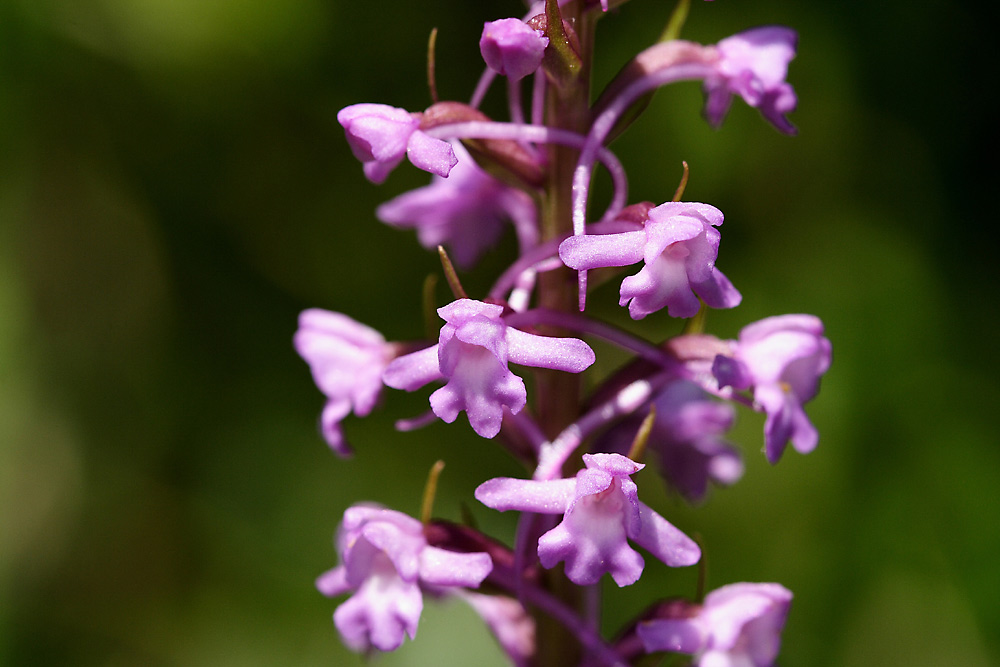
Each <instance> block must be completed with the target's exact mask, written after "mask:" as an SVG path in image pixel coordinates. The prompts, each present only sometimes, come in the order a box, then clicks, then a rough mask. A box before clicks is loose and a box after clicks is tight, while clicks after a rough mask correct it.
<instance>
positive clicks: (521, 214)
mask: <svg viewBox="0 0 1000 667" xmlns="http://www.w3.org/2000/svg"><path fill="white" fill-rule="evenodd" d="M453 148H454V151H455V153H456V155H457V156H458V164H456V165H455V167H454V169H452V170H451V174H450V175H449V176H448V178H443V177H441V176H434V178H433V180H432V181H431V184H430V185H428V186H425V187H422V188H418V189H416V190H411V191H410V192H405V193H403V194H401V195H399V196H398V197H396V198H395V199H393V200H391V201H388V202H386V203H384V204H382V205H381V206H379V207H378V209H377V210H376V212H375V214H376V215H377V216H378V218H379V220H381V221H382V222H385V223H387V224H390V225H392V226H394V227H399V228H402V229H408V228H414V229H416V230H417V238H418V239H419V240H420V244H421V245H422V246H424V247H425V248H428V249H433V248H436V247H437V246H439V245H444V246H446V247H447V248H448V253H449V255H450V256H451V258H452V259H453V260H455V263H456V264H458V265H459V266H461V267H463V268H468V267H470V266H472V265H473V264H474V263H475V261H476V259H478V257H479V255H480V254H481V253H482V252H483V251H484V250H487V249H489V248H492V247H493V246H494V244H495V243H496V242H497V239H499V237H500V234H501V233H502V232H503V229H504V222H505V221H506V220H513V221H514V223H515V225H522V226H533V225H534V224H535V218H536V214H535V206H534V202H532V201H531V197H529V196H528V194H527V193H525V192H522V191H521V190H517V189H515V188H512V187H509V186H507V185H504V184H503V183H501V182H500V181H498V180H497V179H495V178H493V177H492V176H490V175H489V174H487V173H486V172H485V171H483V170H482V169H480V168H479V167H478V166H477V165H476V163H475V161H473V159H472V157H471V156H469V154H468V153H467V152H466V151H465V149H464V148H462V147H461V144H457V143H456V144H455V145H454V146H453Z"/></svg>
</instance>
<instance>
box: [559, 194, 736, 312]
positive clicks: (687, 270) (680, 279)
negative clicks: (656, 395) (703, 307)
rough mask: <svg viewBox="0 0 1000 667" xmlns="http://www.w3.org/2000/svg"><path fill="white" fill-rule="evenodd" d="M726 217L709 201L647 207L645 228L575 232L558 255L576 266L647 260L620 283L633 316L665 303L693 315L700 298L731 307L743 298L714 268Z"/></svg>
mask: <svg viewBox="0 0 1000 667" xmlns="http://www.w3.org/2000/svg"><path fill="white" fill-rule="evenodd" d="M722 218H723V216H722V211H720V210H719V209H717V208H715V207H714V206H710V205H708V204H696V203H688V202H667V203H665V204H661V205H659V206H657V207H656V208H653V209H651V210H650V211H649V213H648V218H647V220H646V221H645V226H644V228H643V229H641V230H637V231H633V232H623V233H620V234H603V235H583V236H571V237H570V238H568V239H566V240H565V241H563V242H562V244H560V246H559V257H560V258H561V259H562V261H563V262H564V263H565V264H566V266H568V267H570V268H573V269H578V270H586V269H596V268H600V267H607V266H628V265H629V264H634V263H636V262H638V261H640V260H642V261H644V262H645V266H643V268H642V269H641V270H640V271H639V273H637V274H636V275H634V276H630V277H628V278H626V279H625V280H623V281H622V286H621V298H620V300H619V305H622V306H624V305H625V304H628V307H629V308H628V309H629V314H630V315H631V316H632V319H635V320H639V319H642V318H644V317H646V316H647V315H649V314H650V313H655V312H656V311H658V310H660V309H661V308H664V307H666V308H667V312H668V313H669V314H670V316H671V317H694V315H695V314H696V313H697V312H698V308H699V307H700V303H699V301H698V297H701V299H702V300H703V301H704V302H705V303H706V304H707V305H708V306H710V307H712V308H732V307H734V306H737V305H739V303H740V300H741V298H742V297H741V296H740V293H739V292H738V291H737V290H736V288H735V287H733V284H732V283H731V282H729V279H728V278H726V276H725V275H723V273H722V272H721V271H719V270H718V269H716V268H715V260H716V258H717V257H718V254H719V241H720V239H721V235H720V234H719V231H718V230H717V229H716V227H718V226H719V225H721V224H722Z"/></svg>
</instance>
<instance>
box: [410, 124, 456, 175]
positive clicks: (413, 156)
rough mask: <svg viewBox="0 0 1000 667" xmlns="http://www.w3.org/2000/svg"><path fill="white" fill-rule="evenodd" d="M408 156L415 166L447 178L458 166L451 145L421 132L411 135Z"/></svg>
mask: <svg viewBox="0 0 1000 667" xmlns="http://www.w3.org/2000/svg"><path fill="white" fill-rule="evenodd" d="M406 156H407V157H408V158H409V159H410V162H412V163H413V166H415V167H417V168H419V169H423V170H424V171H429V172H431V173H432V174H437V175H438V176H442V177H447V176H448V174H449V173H451V168H452V167H454V166H455V165H456V164H458V158H457V157H455V151H453V150H452V148H451V144H449V143H448V142H447V141H443V140H441V139H433V138H431V137H428V136H427V135H426V134H424V133H423V132H420V131H419V130H418V131H416V132H414V133H413V134H412V135H410V140H409V143H408V144H407V146H406Z"/></svg>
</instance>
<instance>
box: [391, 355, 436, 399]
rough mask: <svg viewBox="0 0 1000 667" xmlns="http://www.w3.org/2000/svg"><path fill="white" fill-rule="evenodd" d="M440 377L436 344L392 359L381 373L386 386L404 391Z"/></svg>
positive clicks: (417, 387) (412, 389)
mask: <svg viewBox="0 0 1000 667" xmlns="http://www.w3.org/2000/svg"><path fill="white" fill-rule="evenodd" d="M442 377H444V376H443V375H441V367H440V366H439V364H438V346H437V345H431V346H430V347H427V348H424V349H423V350H420V351H418V352H412V353H410V354H406V355H403V356H402V357H398V358H396V359H393V360H392V362H391V363H390V364H389V365H388V366H387V367H386V369H385V372H383V373H382V381H383V382H385V384H386V385H387V386H389V387H392V388H393V389H405V390H406V391H414V390H415V389H419V388H420V387H423V386H424V385H425V384H427V383H428V382H433V381H434V380H440V379H441V378H442Z"/></svg>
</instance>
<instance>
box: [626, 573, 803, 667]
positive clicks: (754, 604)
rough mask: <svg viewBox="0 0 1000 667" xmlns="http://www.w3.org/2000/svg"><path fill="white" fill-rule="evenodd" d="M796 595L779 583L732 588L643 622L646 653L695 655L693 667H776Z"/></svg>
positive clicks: (640, 628)
mask: <svg viewBox="0 0 1000 667" xmlns="http://www.w3.org/2000/svg"><path fill="white" fill-rule="evenodd" d="M791 603H792V593H791V592H790V591H789V590H788V589H787V588H785V587H784V586H781V585H780V584H730V585H728V586H723V587H722V588H719V589H718V590H715V591H712V592H711V593H709V594H708V595H707V596H706V597H705V603H704V604H703V605H701V606H697V605H689V607H690V608H689V609H685V610H679V612H680V613H679V615H678V616H677V617H673V618H659V619H654V620H650V621H646V622H643V623H640V624H639V626H638V627H637V628H636V632H637V634H638V635H639V639H640V640H641V641H642V643H643V645H644V646H645V648H646V651H647V652H649V653H653V652H655V651H674V652H677V653H688V654H692V655H694V656H695V659H694V665H695V667H772V665H774V661H775V659H776V658H777V657H778V651H779V649H780V648H781V631H782V629H783V628H784V626H785V619H786V618H787V616H788V608H789V606H790V605H791Z"/></svg>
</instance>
